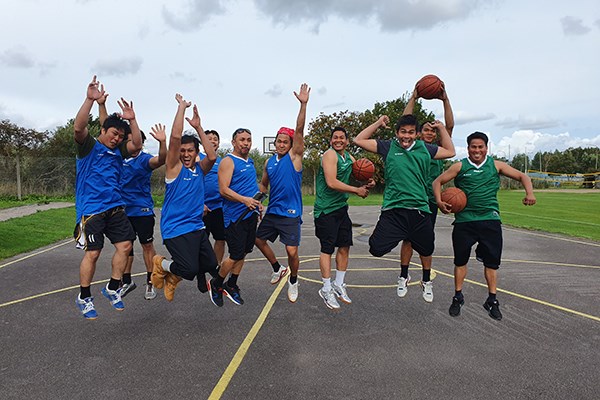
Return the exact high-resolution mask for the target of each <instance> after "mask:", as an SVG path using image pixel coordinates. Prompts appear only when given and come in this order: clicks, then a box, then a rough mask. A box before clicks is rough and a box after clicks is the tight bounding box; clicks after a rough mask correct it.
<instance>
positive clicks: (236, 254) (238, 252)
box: [209, 128, 262, 307]
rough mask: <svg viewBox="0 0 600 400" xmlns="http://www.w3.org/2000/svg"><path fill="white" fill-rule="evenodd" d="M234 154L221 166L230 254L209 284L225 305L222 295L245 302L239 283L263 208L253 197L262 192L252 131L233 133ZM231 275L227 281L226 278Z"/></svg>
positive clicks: (213, 297)
mask: <svg viewBox="0 0 600 400" xmlns="http://www.w3.org/2000/svg"><path fill="white" fill-rule="evenodd" d="M231 144H232V145H233V151H232V153H230V154H228V155H227V157H224V158H223V160H222V161H221V164H220V165H219V191H220V192H221V196H223V221H224V224H225V241H226V242H227V247H228V249H229V257H227V258H226V259H225V260H223V262H222V263H221V267H220V268H219V273H218V275H217V276H215V277H214V278H213V279H212V280H211V281H210V285H209V290H210V292H211V293H210V294H211V300H212V302H213V303H214V304H215V305H216V306H218V307H222V306H223V295H225V296H226V297H227V298H229V299H230V300H231V301H232V302H234V303H235V304H237V305H241V304H243V303H244V300H243V299H242V297H241V295H240V288H239V286H238V284H237V280H238V277H239V275H240V272H241V271H242V267H243V266H244V259H245V258H246V254H248V253H250V252H251V251H252V249H253V248H254V241H255V239H256V224H257V222H258V214H257V213H256V212H255V211H257V210H262V204H261V202H260V200H258V199H256V198H254V197H256V196H255V195H256V194H257V193H259V191H258V183H257V182H256V170H255V169H254V161H253V160H252V159H251V158H249V156H248V155H249V153H250V148H251V147H252V133H251V132H250V130H249V129H246V128H239V129H236V130H235V132H233V138H232V141H231ZM230 272H231V276H230V277H229V279H228V280H227V282H225V278H227V275H228V274H229V273H230Z"/></svg>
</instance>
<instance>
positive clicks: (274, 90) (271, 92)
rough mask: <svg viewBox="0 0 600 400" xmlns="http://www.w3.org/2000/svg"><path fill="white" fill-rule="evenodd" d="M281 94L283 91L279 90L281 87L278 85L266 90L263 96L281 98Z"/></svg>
mask: <svg viewBox="0 0 600 400" xmlns="http://www.w3.org/2000/svg"><path fill="white" fill-rule="evenodd" d="M282 93H283V90H282V89H281V85H279V84H278V83H277V84H275V85H273V87H272V88H270V89H269V90H267V91H266V92H265V94H266V95H267V96H271V97H279V96H281V94H282Z"/></svg>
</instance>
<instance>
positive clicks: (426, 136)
mask: <svg viewBox="0 0 600 400" xmlns="http://www.w3.org/2000/svg"><path fill="white" fill-rule="evenodd" d="M421 139H422V140H423V141H424V142H425V143H429V144H432V143H435V141H436V139H437V132H436V131H435V129H434V128H433V127H432V126H431V124H430V123H429V122H425V124H423V127H422V128H421Z"/></svg>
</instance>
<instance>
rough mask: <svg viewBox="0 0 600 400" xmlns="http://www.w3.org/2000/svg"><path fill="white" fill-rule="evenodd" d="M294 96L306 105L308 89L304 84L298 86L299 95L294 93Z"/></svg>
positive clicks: (308, 94)
mask: <svg viewBox="0 0 600 400" xmlns="http://www.w3.org/2000/svg"><path fill="white" fill-rule="evenodd" d="M294 96H296V98H297V99H298V101H299V102H300V103H308V98H309V96H310V87H308V85H307V84H306V83H303V84H302V85H300V93H296V92H294Z"/></svg>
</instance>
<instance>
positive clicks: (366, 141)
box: [354, 115, 390, 153]
mask: <svg viewBox="0 0 600 400" xmlns="http://www.w3.org/2000/svg"><path fill="white" fill-rule="evenodd" d="M389 123H390V119H389V117H388V116H387V115H382V116H381V117H379V119H378V120H377V121H375V122H373V123H372V124H371V125H369V126H367V127H366V128H365V129H363V130H362V131H361V132H360V133H359V134H358V135H357V136H356V137H355V138H354V144H355V145H357V146H358V147H361V148H363V149H365V150H367V151H370V152H371V153H377V141H376V140H375V139H371V135H373V134H374V133H375V132H376V131H377V129H379V128H381V127H383V128H387V127H388V126H387V124H389Z"/></svg>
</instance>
